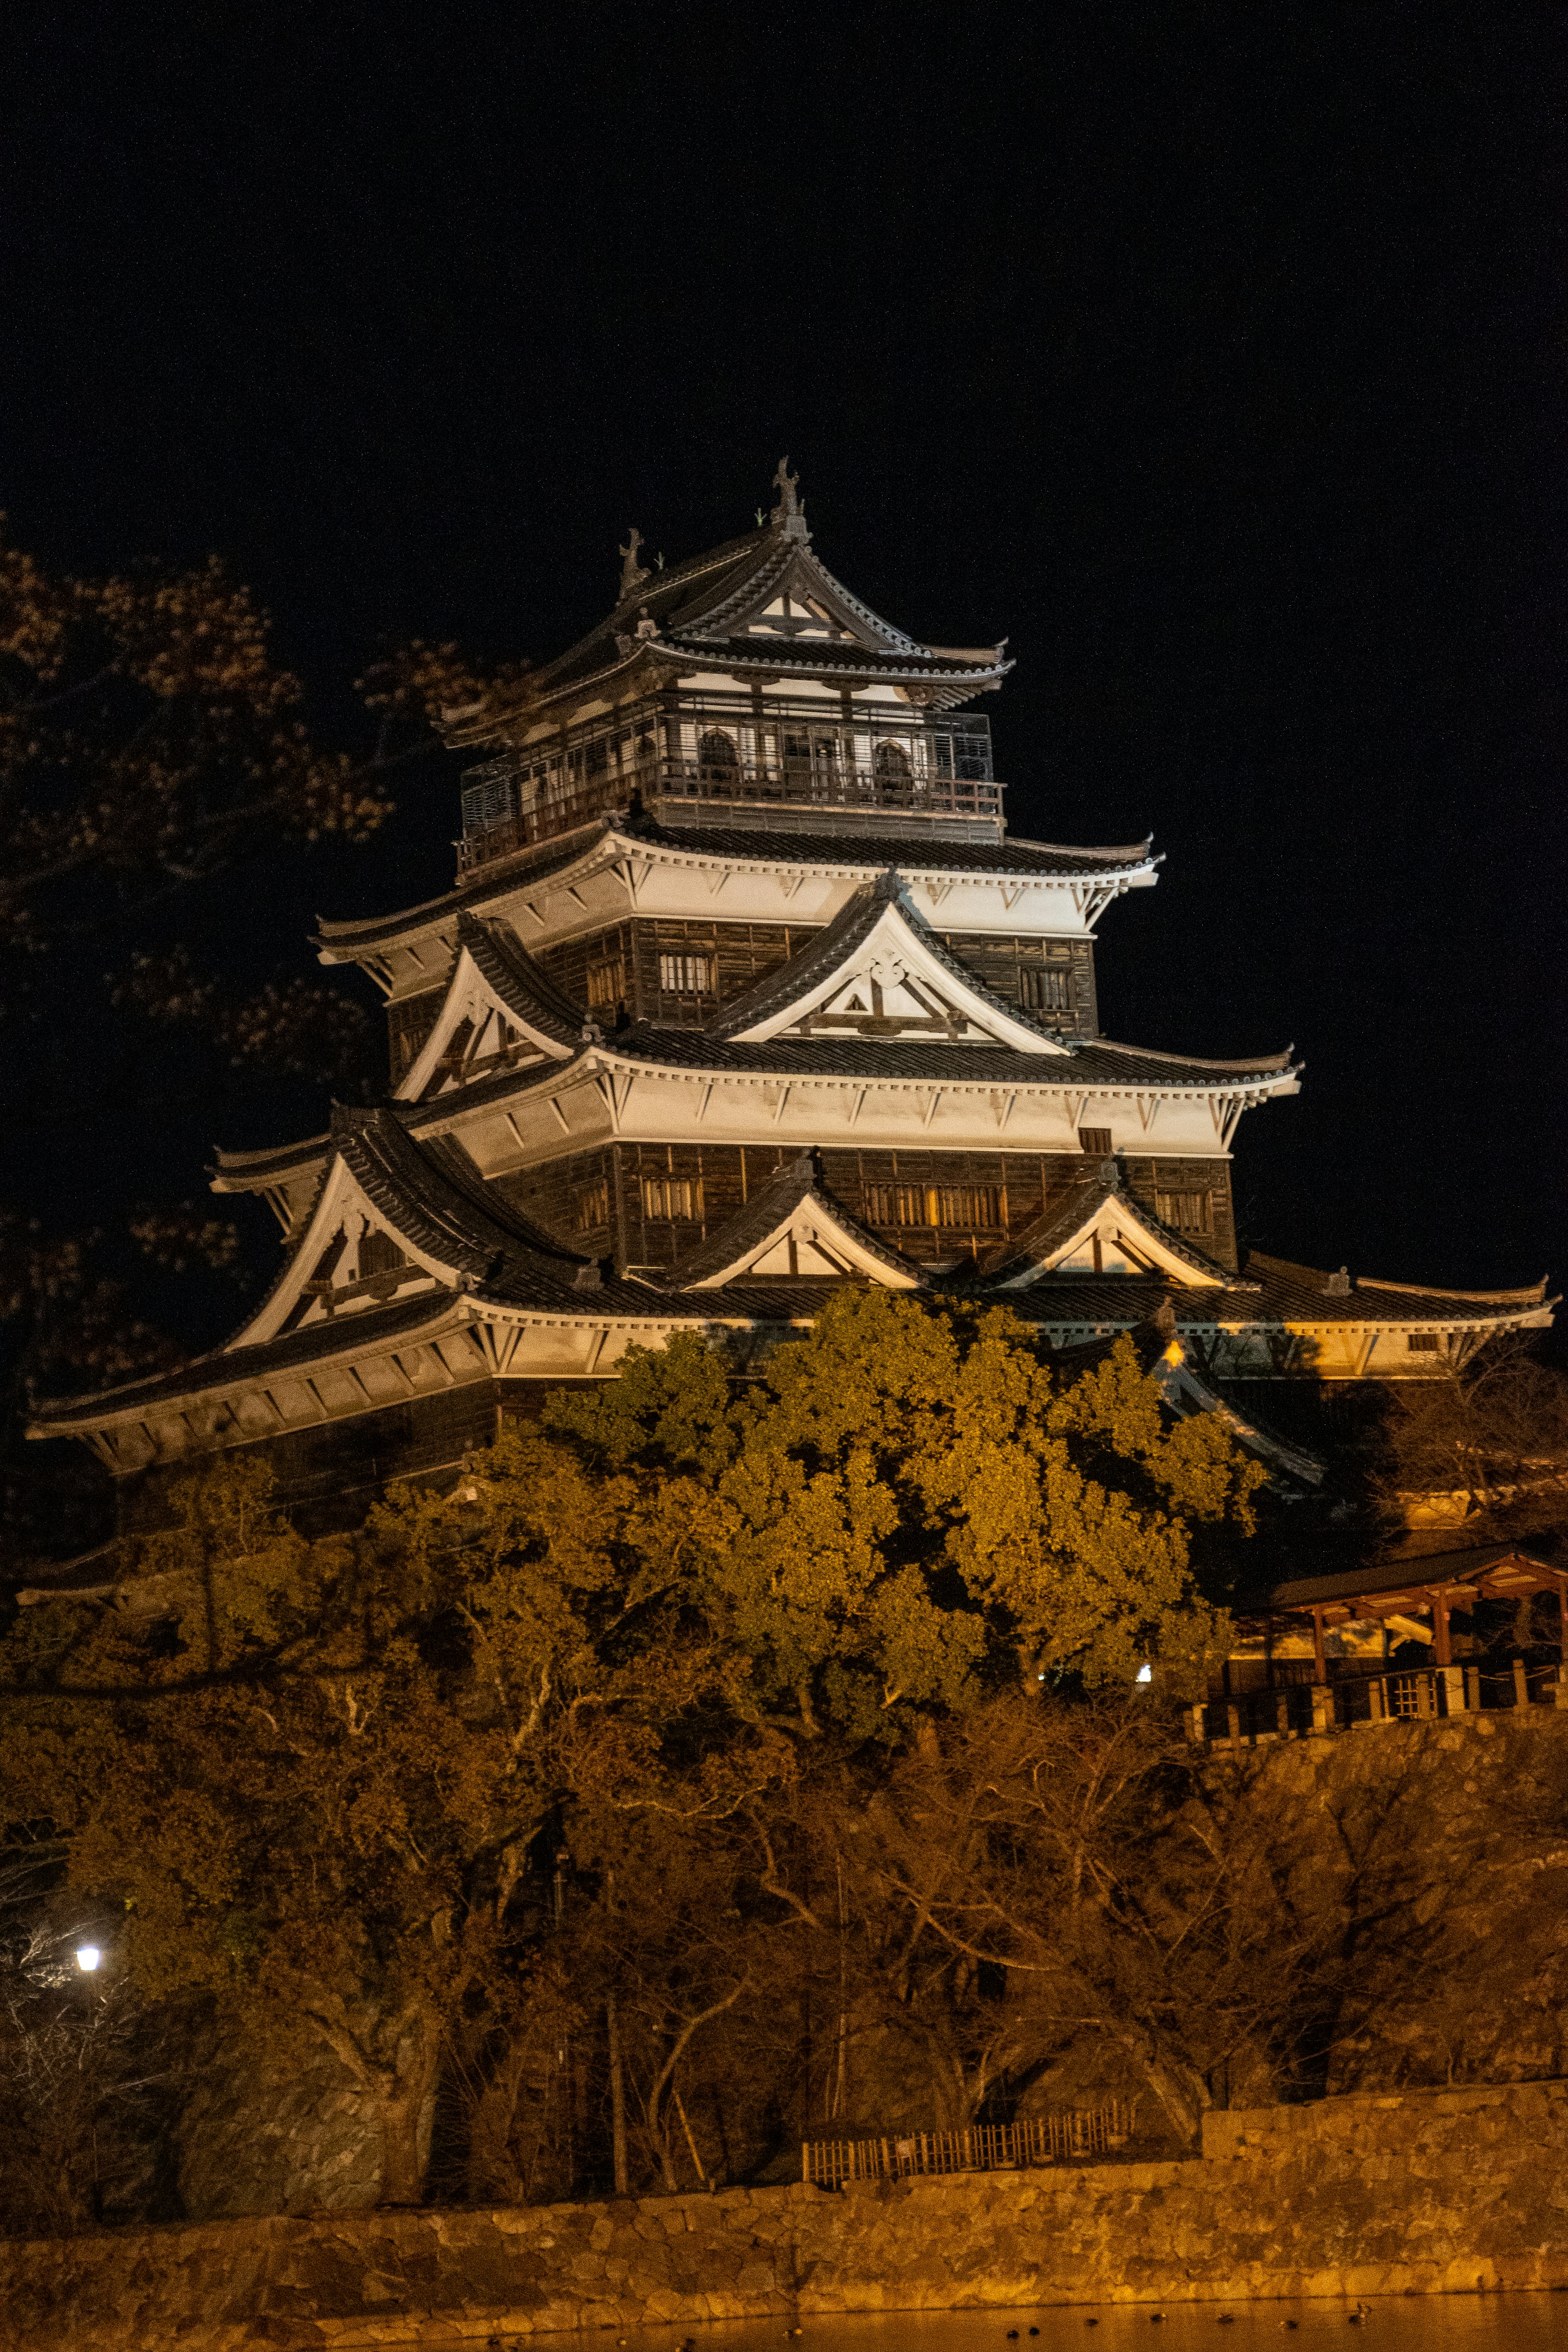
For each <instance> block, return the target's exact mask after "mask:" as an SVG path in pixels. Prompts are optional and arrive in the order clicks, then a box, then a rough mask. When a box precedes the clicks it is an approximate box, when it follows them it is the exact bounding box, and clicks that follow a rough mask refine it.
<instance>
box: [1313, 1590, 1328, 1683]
mask: <svg viewBox="0 0 1568 2352" xmlns="http://www.w3.org/2000/svg"><path fill="white" fill-rule="evenodd" d="M1328 1679H1329V1660H1328V1653H1327V1652H1326V1651H1325V1649H1324V1648H1323V1612H1322V1610H1321V1608H1319V1607H1314V1609H1313V1611H1312V1680H1313V1681H1314V1682H1315V1683H1326V1682H1327V1681H1328Z"/></svg>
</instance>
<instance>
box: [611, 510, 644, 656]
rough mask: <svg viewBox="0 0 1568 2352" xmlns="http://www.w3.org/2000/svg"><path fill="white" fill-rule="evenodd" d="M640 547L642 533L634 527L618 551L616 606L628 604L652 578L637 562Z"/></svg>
mask: <svg viewBox="0 0 1568 2352" xmlns="http://www.w3.org/2000/svg"><path fill="white" fill-rule="evenodd" d="M641 545H642V533H641V531H640V530H637V529H636V528H635V527H634V528H633V529H632V530H629V531H628V532H627V533H626V546H625V547H623V548H622V549H621V551H620V557H621V593H620V595H619V597H618V598H617V599H616V602H617V603H618V604H627V603H629V602H630V600H631V598H632V597H634V596H635V595H636V594H637V590H638V589H639V588H640V587H642V585H643V584H644V583H645V582H646V581H647V580H651V579H652V577H653V574H652V573H651V572H649V571H648V570H647V566H646V565H645V564H642V563H639V562H637V550H638V548H639V547H641ZM639 635H640V632H639Z"/></svg>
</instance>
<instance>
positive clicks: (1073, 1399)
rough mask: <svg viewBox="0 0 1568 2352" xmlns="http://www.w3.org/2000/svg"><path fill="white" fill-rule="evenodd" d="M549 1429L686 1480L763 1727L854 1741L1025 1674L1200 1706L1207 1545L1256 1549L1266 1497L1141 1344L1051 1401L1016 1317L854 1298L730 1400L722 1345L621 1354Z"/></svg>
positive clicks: (1215, 1645)
mask: <svg viewBox="0 0 1568 2352" xmlns="http://www.w3.org/2000/svg"><path fill="white" fill-rule="evenodd" d="M545 1418H546V1423H547V1425H548V1426H549V1427H550V1428H551V1429H552V1430H554V1431H556V1432H558V1433H560V1434H561V1435H562V1436H563V1437H568V1438H571V1439H573V1440H574V1441H575V1442H576V1443H577V1444H579V1445H580V1446H581V1448H582V1449H583V1451H584V1455H585V1456H586V1458H587V1459H589V1460H591V1461H594V1462H596V1463H599V1464H602V1465H607V1466H611V1467H615V1468H627V1467H633V1466H636V1467H640V1468H642V1469H645V1470H647V1469H657V1468H664V1469H666V1470H668V1471H677V1470H679V1472H681V1473H682V1474H683V1475H686V1476H688V1477H690V1478H692V1479H693V1480H694V1481H695V1482H697V1483H698V1484H700V1486H701V1488H702V1489H703V1491H704V1492H705V1493H706V1494H707V1495H708V1496H710V1497H711V1500H712V1504H713V1506H715V1507H716V1508H717V1510H718V1514H719V1517H718V1520H717V1523H716V1524H717V1527H718V1530H719V1534H720V1541H719V1543H718V1545H717V1547H716V1549H715V1550H714V1552H713V1555H712V1558H711V1561H710V1568H709V1571H708V1579H707V1594H708V1597H707V1605H708V1607H709V1609H710V1612H711V1621H710V1622H711V1623H712V1626H713V1630H714V1633H715V1635H716V1637H717V1638H720V1639H722V1640H725V1641H728V1642H731V1643H734V1644H735V1645H736V1646H737V1647H739V1648H740V1649H742V1650H743V1651H744V1653H745V1654H747V1655H748V1656H749V1657H750V1658H751V1659H752V1665H753V1677H754V1685H753V1686H754V1687H755V1689H756V1690H757V1692H758V1694H759V1696H760V1697H762V1699H763V1701H764V1703H765V1704H766V1705H768V1706H778V1705H780V1704H781V1703H783V1702H784V1701H785V1700H786V1699H788V1698H790V1697H791V1696H793V1697H794V1698H795V1702H796V1704H797V1706H799V1708H800V1712H801V1715H802V1717H803V1718H804V1719H805V1722H806V1723H807V1725H808V1726H810V1725H813V1724H814V1722H815V1719H816V1715H817V1713H818V1712H819V1711H820V1710H821V1709H822V1708H823V1707H824V1706H826V1708H827V1710H828V1712H829V1713H830V1715H831V1716H832V1717H833V1718H834V1720H835V1721H836V1722H837V1725H838V1726H839V1727H841V1728H843V1729H844V1730H846V1731H848V1732H849V1733H851V1734H852V1735H853V1736H857V1737H864V1736H867V1735H870V1734H882V1735H888V1734H889V1730H890V1729H896V1728H897V1726H894V1727H889V1722H888V1718H889V1715H890V1714H894V1713H895V1711H898V1710H907V1709H908V1708H910V1707H911V1706H914V1707H931V1706H938V1707H942V1708H954V1709H962V1708H963V1707H965V1706H972V1705H973V1704H975V1703H976V1702H977V1701H978V1699H979V1698H980V1697H981V1696H984V1694H985V1693H986V1692H987V1691H989V1690H994V1689H995V1688H996V1687H998V1686H999V1685H1002V1684H1003V1683H1005V1682H1007V1681H1011V1680H1014V1679H1016V1677H1017V1676H1018V1675H1023V1676H1025V1677H1026V1679H1027V1680H1030V1681H1033V1682H1038V1681H1040V1680H1043V1679H1046V1678H1047V1677H1048V1678H1050V1679H1052V1680H1059V1679H1060V1677H1061V1676H1062V1675H1076V1676H1079V1677H1080V1678H1081V1679H1082V1680H1083V1681H1084V1682H1085V1683H1087V1684H1089V1685H1104V1684H1115V1683H1121V1684H1126V1683H1128V1682H1130V1681H1131V1678H1132V1676H1133V1675H1134V1674H1135V1673H1136V1672H1137V1670H1138V1667H1139V1665H1140V1664H1142V1661H1143V1660H1144V1659H1145V1658H1149V1659H1152V1660H1154V1661H1155V1662H1157V1663H1158V1664H1160V1665H1161V1666H1162V1667H1163V1670H1164V1673H1165V1675H1166V1678H1167V1679H1168V1681H1169V1682H1170V1684H1171V1685H1172V1686H1173V1687H1175V1688H1180V1689H1181V1690H1183V1691H1185V1692H1193V1691H1195V1690H1197V1689H1200V1688H1201V1687H1202V1686H1203V1685H1204V1682H1205V1678H1206V1674H1207V1669H1208V1664H1209V1662H1210V1660H1211V1659H1212V1658H1214V1657H1215V1656H1216V1655H1219V1654H1223V1648H1224V1645H1225V1643H1226V1640H1227V1637H1228V1624H1227V1621H1226V1619H1225V1617H1224V1616H1223V1613H1221V1612H1216V1611H1215V1609H1214V1608H1213V1606H1212V1605H1211V1604H1210V1603H1209V1602H1208V1601H1205V1599H1204V1598H1203V1596H1202V1594H1201V1593H1200V1591H1198V1588H1197V1583H1196V1580H1195V1579H1194V1538H1196V1537H1197V1536H1198V1535H1199V1534H1200V1533H1202V1532H1204V1531H1209V1532H1213V1531H1215V1530H1225V1531H1227V1532H1228V1533H1230V1534H1232V1535H1235V1534H1241V1535H1247V1534H1250V1533H1251V1532H1252V1528H1253V1517H1252V1507H1251V1497H1252V1496H1253V1495H1254V1494H1255V1492H1256V1491H1257V1488H1258V1486H1259V1485H1260V1484H1261V1483H1262V1481H1263V1476H1264V1474H1263V1472H1262V1470H1261V1469H1260V1468H1259V1466H1258V1465H1257V1464H1256V1463H1255V1462H1253V1461H1251V1460H1250V1459H1249V1458H1248V1457H1247V1456H1246V1455H1244V1454H1242V1453H1241V1452H1240V1451H1239V1449H1238V1448H1237V1446H1236V1444H1235V1443H1234V1442H1233V1440H1232V1438H1231V1436H1230V1433H1229V1432H1228V1431H1227V1430H1226V1429H1225V1428H1224V1426H1223V1425H1222V1424H1220V1423H1218V1422H1217V1421H1215V1419H1214V1418H1213V1417H1212V1416H1199V1417H1194V1418H1192V1419H1189V1420H1186V1421H1182V1422H1172V1421H1171V1420H1170V1418H1169V1416H1168V1415H1166V1414H1165V1412H1163V1408H1162V1405H1161V1402H1160V1398H1159V1393H1158V1391H1157V1389H1156V1387H1155V1385H1154V1383H1153V1382H1152V1381H1151V1380H1149V1379H1147V1378H1145V1377H1144V1375H1143V1374H1142V1372H1141V1371H1140V1370H1139V1368H1138V1365H1137V1361H1136V1359H1135V1357H1134V1355H1133V1352H1132V1349H1131V1344H1130V1342H1128V1341H1126V1340H1125V1339H1124V1340H1121V1341H1120V1342H1119V1343H1118V1345H1117V1346H1116V1348H1115V1349H1113V1351H1112V1352H1111V1354H1110V1358H1109V1360H1107V1361H1105V1362H1103V1363H1102V1364H1100V1366H1099V1367H1098V1368H1097V1369H1095V1370H1091V1371H1089V1372H1088V1373H1086V1374H1084V1375H1083V1376H1082V1377H1081V1378H1079V1379H1078V1380H1077V1381H1071V1382H1064V1381H1061V1380H1060V1378H1059V1376H1058V1374H1056V1373H1055V1372H1054V1371H1053V1369H1052V1367H1051V1364H1050V1361H1049V1359H1048V1358H1046V1357H1043V1356H1042V1355H1041V1354H1040V1352H1039V1349H1038V1347H1037V1342H1036V1339H1035V1337H1034V1335H1033V1333H1031V1331H1030V1330H1029V1329H1028V1328H1027V1327H1026V1325H1024V1324H1022V1323H1020V1322H1019V1320H1018V1319H1017V1318H1016V1316H1014V1315H1012V1314H1010V1313H1009V1312H1007V1310H1005V1309H1004V1308H999V1307H989V1308H984V1309H982V1310H979V1311H977V1312H971V1311H968V1310H966V1309H964V1308H963V1307H952V1306H951V1305H950V1306H948V1307H942V1308H940V1309H934V1310H933V1309H931V1308H930V1307H926V1306H925V1305H923V1304H920V1303H917V1302H915V1301H913V1300H910V1299H908V1298H905V1297H900V1296H898V1295H897V1294H894V1293H891V1292H889V1291H885V1290H869V1289H868V1290H845V1291H842V1292H840V1293H839V1294H837V1296H836V1297H834V1298H833V1299H832V1300H831V1301H829V1302H828V1304H827V1305H826V1307H824V1309H823V1312H822V1314H821V1315H820V1316H819V1318H818V1319H817V1322H816V1327H815V1328H814V1329H813V1330H812V1331H811V1333H810V1334H809V1335H808V1336H807V1337H806V1338H805V1339H801V1340H800V1341H798V1342H797V1343H795V1344H792V1345H790V1346H788V1347H785V1348H782V1349H779V1350H778V1351H777V1353H776V1354H775V1355H774V1356H773V1360H772V1361H771V1363H770V1365H769V1367H768V1370H767V1372H766V1375H765V1376H764V1378H763V1380H761V1381H757V1382H754V1383H752V1385H751V1386H749V1387H748V1388H747V1389H746V1390H745V1391H743V1392H742V1395H741V1396H740V1398H739V1399H738V1400H736V1399H733V1398H732V1397H731V1393H730V1391H729V1388H728V1387H727V1385H726V1384H725V1383H724V1381H722V1378H721V1365H720V1362H719V1360H718V1358H717V1357H716V1356H715V1354H714V1352H713V1351H712V1350H711V1349H706V1348H703V1347H702V1346H701V1345H700V1343H699V1342H697V1341H696V1340H694V1339H678V1340H677V1341H675V1342H674V1343H672V1345H671V1346H670V1347H669V1348H668V1349H664V1350H662V1351H660V1352H659V1353H658V1354H653V1353H643V1352H638V1353H634V1355H633V1356H632V1357H630V1358H629V1359H628V1361H627V1364H626V1374H625V1377H624V1378H623V1379H622V1380H621V1381H617V1382H616V1383H614V1384H613V1385H612V1386H610V1387H608V1388H606V1389H605V1391H601V1392H599V1393H597V1394H595V1393H584V1392H582V1391H577V1392H570V1393H563V1394H562V1395H561V1396H559V1397H557V1398H556V1399H554V1400H553V1401H552V1403H551V1404H550V1406H549V1407H548V1408H547V1411H546V1416H545Z"/></svg>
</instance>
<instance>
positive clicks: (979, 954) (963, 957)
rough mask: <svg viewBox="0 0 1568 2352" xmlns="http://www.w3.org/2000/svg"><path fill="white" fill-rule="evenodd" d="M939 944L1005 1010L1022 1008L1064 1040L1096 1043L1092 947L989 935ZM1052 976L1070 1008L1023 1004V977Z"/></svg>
mask: <svg viewBox="0 0 1568 2352" xmlns="http://www.w3.org/2000/svg"><path fill="white" fill-rule="evenodd" d="M942 938H943V939H944V940H945V941H946V943H947V945H948V946H949V947H950V948H951V949H952V952H953V954H954V955H955V956H956V957H957V958H958V960H959V961H960V962H961V963H964V964H967V965H968V966H969V969H970V970H971V971H973V973H974V974H975V976H976V978H977V979H980V980H983V981H984V982H985V985H986V987H987V988H989V989H992V990H994V992H995V993H996V995H998V996H1005V998H1006V999H1007V1002H1008V1003H1010V1004H1017V1005H1022V1006H1023V1007H1024V1008H1025V1009H1026V1011H1028V1012H1030V1013H1033V1015H1034V1017H1035V1018H1036V1019H1037V1020H1040V1021H1043V1022H1044V1023H1045V1024H1046V1026H1047V1028H1051V1029H1056V1028H1059V1029H1061V1030H1062V1031H1063V1032H1064V1033H1065V1034H1068V1035H1069V1036H1076V1037H1096V1036H1098V1035H1099V1034H1100V1010H1099V1006H1098V1003H1097V1002H1096V999H1095V989H1094V944H1093V941H1092V940H1050V939H1030V938H1027V937H1026V936H1024V935H1023V934H1022V933H1020V934H1019V935H1018V936H1017V937H1016V938H1015V939H1002V938H996V937H994V936H993V935H991V934H989V933H985V934H981V933H974V932H970V931H945V932H943V933H942ZM1029 971H1035V972H1038V971H1056V972H1059V973H1062V974H1063V975H1064V976H1065V977H1066V981H1067V986H1068V993H1069V995H1070V997H1071V1003H1070V1006H1069V1007H1068V1010H1067V1011H1065V1012H1056V1011H1041V1010H1039V1009H1038V1008H1037V1007H1036V1006H1034V1005H1032V1004H1030V1003H1029V1002H1028V998H1027V995H1026V982H1025V980H1024V977H1023V975H1024V974H1025V973H1026V972H1029Z"/></svg>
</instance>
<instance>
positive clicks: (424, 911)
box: [316, 810, 1152, 984]
mask: <svg viewBox="0 0 1568 2352" xmlns="http://www.w3.org/2000/svg"><path fill="white" fill-rule="evenodd" d="M606 834H613V835H615V836H616V839H617V840H618V841H624V842H626V844H627V845H628V846H636V845H637V844H639V843H640V844H646V845H648V846H650V847H654V848H658V849H674V850H681V851H684V852H685V853H686V854H687V855H688V856H696V857H718V858H722V859H724V860H726V861H734V860H744V861H746V862H748V863H750V864H752V865H754V866H819V867H825V868H826V869H828V870H829V871H831V872H835V873H840V874H861V875H872V874H879V873H881V872H882V871H884V870H885V868H886V867H888V866H897V867H898V869H899V871H900V873H901V874H906V875H910V876H912V877H924V876H927V875H948V874H974V875H981V876H984V875H992V876H994V877H997V878H998V879H999V880H1007V881H1012V880H1015V879H1016V880H1024V881H1050V880H1053V879H1056V878H1058V877H1060V878H1064V879H1089V878H1092V877H1094V876H1096V875H1113V874H1116V873H1118V872H1129V873H1131V872H1136V871H1138V870H1139V869H1141V868H1142V867H1143V866H1148V865H1149V864H1151V862H1152V860H1151V856H1150V849H1149V844H1148V842H1147V841H1133V842H1125V843H1120V844H1116V845H1111V846H1108V847H1104V848H1097V847H1092V846H1091V847H1087V848H1081V849H1080V848H1074V847H1071V846H1068V845H1061V844H1058V843H1056V842H1048V841H1023V840H1016V839H1008V840H1006V841H1002V842H984V841H982V842H973V843H970V842H965V841H949V840H945V839H940V838H936V837H932V838H931V839H930V840H925V839H922V838H921V837H920V836H919V835H892V834H888V833H878V832H874V831H868V832H866V833H863V834H856V833H850V832H845V833H773V832H772V831H771V830H770V831H768V832H766V833H763V832H761V831H758V830H755V829H753V828H752V827H750V826H746V825H741V824H691V825H686V824H678V825H672V824H656V823H655V821H654V819H653V818H652V817H650V816H644V815H640V814H632V813H630V812H628V811H626V810H612V811H610V812H608V813H607V814H605V815H602V816H597V817H593V818H591V819H589V821H588V822H587V823H586V824H584V825H583V826H582V827H580V828H579V830H578V831H577V832H575V833H573V834H570V835H566V836H565V838H564V839H563V840H562V841H552V842H550V843H547V844H542V845H540V846H539V848H538V849H537V850H536V851H534V852H531V853H530V852H527V851H523V852H520V853H519V854H518V856H516V857H514V858H511V859H509V860H508V862H507V863H506V865H505V866H498V867H497V868H495V869H494V870H493V871H490V872H488V873H486V874H484V875H482V876H480V877H477V878H476V879H475V880H473V881H471V882H465V883H463V884H462V885H461V886H460V887H458V888H457V889H455V890H448V891H447V892H445V893H444V894H443V895H442V896H441V897H440V898H426V899H422V900H421V901H419V902H418V904H416V905H415V906H412V907H404V908H399V909H398V910H397V912H395V913H394V914H391V915H374V916H369V917H366V918H354V919H347V920H343V921H329V920H328V919H325V918H322V919H321V921H320V922H319V924H318V928H317V934H316V937H317V943H318V945H320V946H321V947H322V948H325V949H327V950H330V951H331V952H332V953H334V954H337V953H347V954H352V953H353V950H356V949H359V948H373V947H374V946H376V945H377V944H378V943H380V942H383V941H384V940H389V939H397V938H400V937H401V936H402V935H403V934H404V933H405V932H408V931H417V930H420V929H427V928H429V927H431V926H433V925H437V924H443V923H445V924H449V923H450V922H451V921H452V919H453V918H454V917H455V916H457V915H458V914H459V913H460V912H461V911H462V909H463V908H474V907H479V906H483V905H485V904H487V903H489V902H491V901H495V900H500V899H502V898H510V897H512V896H514V895H515V893H516V892H517V891H519V890H520V889H522V888H523V887H526V885H528V884H529V883H532V882H538V881H542V880H545V879H546V878H547V877H549V876H551V875H552V874H559V873H561V872H563V870H564V869H565V868H566V867H567V866H575V865H576V864H577V863H578V862H579V860H580V859H582V858H584V857H586V856H588V855H589V854H590V852H591V851H593V850H594V849H595V848H596V847H597V846H598V845H599V843H600V841H601V840H602V839H603V838H604V836H605V835H606ZM433 984H434V983H433Z"/></svg>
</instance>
